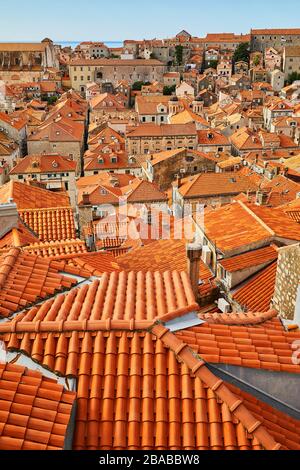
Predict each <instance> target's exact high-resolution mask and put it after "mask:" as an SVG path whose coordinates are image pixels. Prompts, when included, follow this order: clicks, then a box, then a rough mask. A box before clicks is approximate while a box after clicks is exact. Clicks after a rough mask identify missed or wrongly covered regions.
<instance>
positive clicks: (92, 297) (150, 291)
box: [0, 271, 199, 332]
mask: <svg viewBox="0 0 300 470" xmlns="http://www.w3.org/2000/svg"><path fill="white" fill-rule="evenodd" d="M198 309H199V307H198V305H197V303H196V301H195V297H194V295H193V291H192V288H191V285H190V280H189V278H188V276H187V274H186V273H185V272H181V273H180V272H178V271H173V272H170V271H167V272H165V273H163V274H161V273H159V272H155V273H150V272H147V273H142V272H138V273H133V272H130V273H128V274H127V273H125V272H113V273H111V274H108V273H104V274H103V276H102V278H101V280H95V281H94V282H93V283H92V284H90V285H84V286H83V287H81V288H79V289H73V290H71V291H70V292H68V293H67V294H62V295H60V296H57V297H56V298H55V299H49V300H47V301H46V302H44V303H43V304H42V305H41V306H40V307H39V306H37V307H34V308H33V309H31V310H30V311H28V312H25V313H21V314H20V315H19V316H17V317H16V318H15V320H14V321H13V322H8V323H6V324H5V325H6V326H5V325H4V324H3V325H0V332H1V331H2V332H4V331H11V328H12V326H13V325H14V327H16V329H14V331H23V332H25V331H26V332H29V331H31V332H39V331H65V332H69V331H81V330H82V328H84V330H87V331H99V330H107V329H109V330H110V329H116V330H120V329H129V330H136V329H146V328H149V327H150V326H151V325H153V323H154V322H155V321H156V320H157V319H161V320H163V321H169V320H171V319H173V318H176V317H180V316H182V315H184V314H186V313H187V312H192V311H197V310H198ZM83 322H84V323H83ZM2 326H3V328H4V329H3V328H2ZM49 328H50V330H49Z"/></svg>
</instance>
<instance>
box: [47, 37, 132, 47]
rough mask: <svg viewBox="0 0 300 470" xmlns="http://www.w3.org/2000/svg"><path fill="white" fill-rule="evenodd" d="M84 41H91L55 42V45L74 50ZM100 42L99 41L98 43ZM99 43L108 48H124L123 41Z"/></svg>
mask: <svg viewBox="0 0 300 470" xmlns="http://www.w3.org/2000/svg"><path fill="white" fill-rule="evenodd" d="M84 41H89V39H84V40H83V41H53V42H54V44H57V45H59V46H63V47H68V46H69V47H72V48H73V49H74V48H75V47H76V46H78V44H80V43H81V42H84ZM97 42H98V41H97ZM99 42H103V43H104V44H105V45H106V46H107V47H122V46H123V41H103V40H100V41H99Z"/></svg>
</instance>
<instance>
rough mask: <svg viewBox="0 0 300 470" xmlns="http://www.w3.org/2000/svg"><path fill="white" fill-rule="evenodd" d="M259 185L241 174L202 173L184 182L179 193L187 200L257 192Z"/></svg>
mask: <svg viewBox="0 0 300 470" xmlns="http://www.w3.org/2000/svg"><path fill="white" fill-rule="evenodd" d="M257 189H258V185H257V184H256V183H255V182H254V181H252V179H251V178H249V177H247V176H245V175H243V174H239V172H226V173H200V174H199V175H196V176H193V177H188V178H185V179H183V180H182V183H181V185H180V187H179V192H180V194H181V195H182V196H184V197H185V198H193V197H195V198H197V197H199V198H200V197H205V196H215V195H228V194H239V193H241V192H247V191H250V192H256V191H257Z"/></svg>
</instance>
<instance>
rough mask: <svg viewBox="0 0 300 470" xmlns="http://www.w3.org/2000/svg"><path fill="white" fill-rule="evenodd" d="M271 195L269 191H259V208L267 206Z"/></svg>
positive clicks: (257, 198) (257, 202)
mask: <svg viewBox="0 0 300 470" xmlns="http://www.w3.org/2000/svg"><path fill="white" fill-rule="evenodd" d="M268 197H269V194H268V192H267V191H261V190H260V191H257V193H256V204H257V205H258V206H265V205H266V204H267V202H268Z"/></svg>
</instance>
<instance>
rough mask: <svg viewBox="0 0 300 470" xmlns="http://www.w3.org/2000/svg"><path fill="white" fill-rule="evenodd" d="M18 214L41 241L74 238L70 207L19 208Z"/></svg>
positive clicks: (72, 215)
mask: <svg viewBox="0 0 300 470" xmlns="http://www.w3.org/2000/svg"><path fill="white" fill-rule="evenodd" d="M19 215H20V217H21V219H22V220H23V222H24V223H25V224H26V225H27V226H28V227H30V229H31V230H33V231H34V232H35V233H36V234H37V235H38V237H39V239H40V240H41V241H47V242H50V241H59V240H60V241H61V240H73V239H75V238H76V230H75V221H74V214H73V209H72V208H71V207H58V208H51V209H28V210H19Z"/></svg>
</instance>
